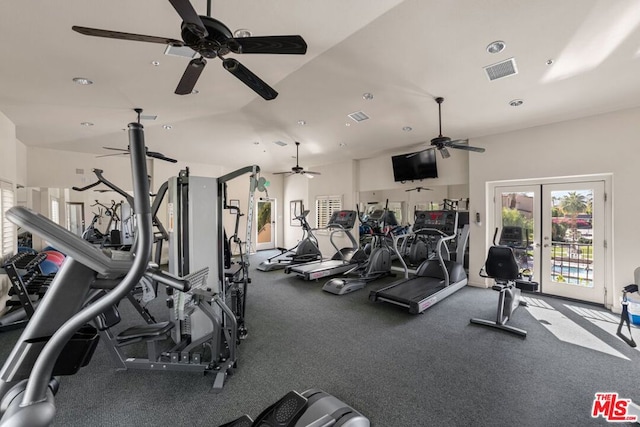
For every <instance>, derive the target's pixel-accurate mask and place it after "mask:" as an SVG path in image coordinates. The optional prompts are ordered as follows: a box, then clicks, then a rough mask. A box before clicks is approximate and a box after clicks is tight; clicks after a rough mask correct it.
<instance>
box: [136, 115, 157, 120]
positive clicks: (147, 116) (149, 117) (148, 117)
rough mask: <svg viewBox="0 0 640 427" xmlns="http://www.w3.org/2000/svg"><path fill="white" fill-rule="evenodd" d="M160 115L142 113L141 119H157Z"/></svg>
mask: <svg viewBox="0 0 640 427" xmlns="http://www.w3.org/2000/svg"><path fill="white" fill-rule="evenodd" d="M157 118H158V116H154V115H152V114H142V115H140V120H155V119H157Z"/></svg>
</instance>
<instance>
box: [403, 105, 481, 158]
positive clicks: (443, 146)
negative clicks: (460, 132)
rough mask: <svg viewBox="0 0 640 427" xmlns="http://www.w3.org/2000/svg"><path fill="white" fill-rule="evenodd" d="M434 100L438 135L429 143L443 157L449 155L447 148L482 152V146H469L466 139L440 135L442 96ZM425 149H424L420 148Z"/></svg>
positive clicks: (410, 155) (413, 154)
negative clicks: (454, 138)
mask: <svg viewBox="0 0 640 427" xmlns="http://www.w3.org/2000/svg"><path fill="white" fill-rule="evenodd" d="M436 102H437V103H438V128H439V130H440V132H439V135H438V136H437V137H436V138H433V139H432V140H431V145H432V146H433V147H435V148H436V149H437V150H438V151H439V152H440V155H442V158H443V159H446V158H448V157H451V154H449V150H448V148H455V149H458V150H466V151H475V152H476V153H484V148H480V147H471V146H469V145H467V144H469V140H468V139H456V140H453V141H452V140H451V138H449V137H448V136H442V103H443V102H444V98H442V97H437V98H436ZM431 149H432V148H427V150H431ZM422 151H425V150H422ZM416 154H418V153H412V154H409V155H407V157H412V156H415V155H416Z"/></svg>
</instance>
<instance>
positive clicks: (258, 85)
mask: <svg viewBox="0 0 640 427" xmlns="http://www.w3.org/2000/svg"><path fill="white" fill-rule="evenodd" d="M169 2H170V3H171V5H172V6H173V7H174V9H175V10H176V12H178V15H180V17H181V18H182V21H183V22H182V26H181V36H182V41H181V40H176V39H171V38H167V37H156V36H145V35H141V34H132V33H123V32H119V31H111V30H100V29H97V28H87V27H79V26H76V25H74V26H72V27H71V29H72V30H73V31H76V32H78V33H80V34H84V35H87V36H96V37H106V38H112V39H121V40H132V41H141V42H149V43H160V44H167V45H171V46H175V47H182V46H187V47H189V48H191V49H192V50H194V51H195V52H197V53H198V54H199V55H200V56H199V57H198V58H194V59H192V60H191V62H189V65H187V68H186V70H185V71H184V74H183V75H182V78H181V79H180V82H179V83H178V86H177V87H176V90H175V93H176V94H177V95H188V94H190V93H192V92H193V89H194V87H195V85H196V82H197V81H198V78H199V77H200V74H201V73H202V70H203V69H204V67H205V65H207V59H212V58H215V57H218V58H220V59H221V60H222V66H223V68H224V69H225V70H227V71H228V72H230V73H231V74H233V75H234V76H236V77H237V78H238V79H239V80H240V81H241V82H243V83H244V84H245V85H247V86H249V87H250V88H251V89H252V90H253V91H255V92H256V93H257V94H258V95H260V96H261V97H262V98H264V99H265V100H267V101H269V100H272V99H275V97H276V96H278V92H276V91H275V90H274V89H273V88H272V87H270V86H269V85H268V84H267V83H265V82H264V81H262V80H261V79H260V78H259V77H258V76H256V75H255V74H253V73H252V72H251V71H250V70H249V69H248V68H247V67H245V66H244V65H242V64H241V63H240V62H238V61H237V60H235V59H233V58H225V56H226V55H227V54H229V53H237V54H240V53H273V54H291V55H304V54H305V53H306V52H307V44H306V42H305V41H304V39H303V38H302V37H301V36H298V35H287V36H262V37H237V38H236V37H233V33H232V32H231V30H230V29H229V28H228V27H227V26H226V25H224V24H223V23H222V22H220V21H218V20H216V19H213V18H211V17H210V16H202V15H200V16H199V15H198V14H197V13H196V11H195V9H194V8H193V6H192V5H191V3H190V2H189V0H169ZM210 9H211V0H208V1H207V13H208V14H210V13H209V11H210Z"/></svg>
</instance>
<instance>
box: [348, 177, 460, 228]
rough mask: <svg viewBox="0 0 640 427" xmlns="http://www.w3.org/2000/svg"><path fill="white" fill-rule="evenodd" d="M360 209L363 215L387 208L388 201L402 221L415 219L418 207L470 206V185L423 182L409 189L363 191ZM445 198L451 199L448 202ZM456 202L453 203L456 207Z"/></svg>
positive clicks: (456, 207)
mask: <svg viewBox="0 0 640 427" xmlns="http://www.w3.org/2000/svg"><path fill="white" fill-rule="evenodd" d="M358 200H359V202H358V208H359V209H360V212H361V213H363V214H369V213H371V212H373V211H375V210H377V209H384V207H385V204H386V203H387V201H388V209H389V211H392V212H393V213H394V216H395V218H396V220H397V221H398V223H399V224H401V225H407V224H411V223H412V222H413V213H414V212H415V211H417V210H436V209H449V208H454V209H458V210H467V209H468V206H467V205H468V200H469V186H468V185H467V184H459V185H432V186H429V185H420V183H417V184H416V185H415V186H411V187H408V188H394V189H387V190H373V191H361V192H360V193H359V194H358ZM445 200H448V201H451V203H446V205H447V206H445ZM452 205H453V206H452Z"/></svg>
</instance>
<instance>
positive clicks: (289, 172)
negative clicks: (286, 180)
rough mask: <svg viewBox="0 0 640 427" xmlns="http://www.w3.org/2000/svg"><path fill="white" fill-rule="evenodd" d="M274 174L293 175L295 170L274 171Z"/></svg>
mask: <svg viewBox="0 0 640 427" xmlns="http://www.w3.org/2000/svg"><path fill="white" fill-rule="evenodd" d="M273 174H274V175H292V174H293V172H291V171H287V172H274V173H273Z"/></svg>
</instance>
